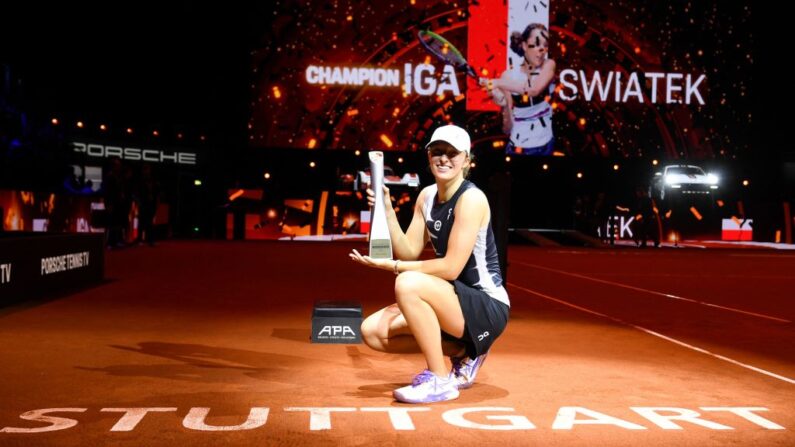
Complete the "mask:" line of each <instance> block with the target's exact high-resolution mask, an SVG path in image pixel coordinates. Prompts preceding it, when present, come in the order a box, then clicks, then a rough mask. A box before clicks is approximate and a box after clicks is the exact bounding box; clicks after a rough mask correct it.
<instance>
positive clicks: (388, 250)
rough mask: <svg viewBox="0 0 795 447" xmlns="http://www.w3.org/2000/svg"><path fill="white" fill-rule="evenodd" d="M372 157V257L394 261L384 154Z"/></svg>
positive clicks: (374, 154)
mask: <svg viewBox="0 0 795 447" xmlns="http://www.w3.org/2000/svg"><path fill="white" fill-rule="evenodd" d="M369 157H370V188H371V189H372V190H373V192H374V193H375V203H374V204H373V210H372V213H371V216H372V217H371V223H370V237H369V239H370V253H369V254H370V257H371V258H374V259H392V239H391V238H390V236H389V226H388V225H387V222H386V208H385V207H384V153H383V152H379V151H372V152H370V153H369Z"/></svg>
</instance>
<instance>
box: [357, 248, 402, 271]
mask: <svg viewBox="0 0 795 447" xmlns="http://www.w3.org/2000/svg"><path fill="white" fill-rule="evenodd" d="M348 256H350V258H351V260H353V261H356V262H358V263H359V264H363V265H366V266H368V267H374V268H377V269H382V270H392V269H393V268H394V267H395V265H394V264H395V261H393V260H391V259H373V258H371V257H369V256H367V255H362V254H361V253H359V252H358V251H356V249H353V251H352V252H350V253H348Z"/></svg>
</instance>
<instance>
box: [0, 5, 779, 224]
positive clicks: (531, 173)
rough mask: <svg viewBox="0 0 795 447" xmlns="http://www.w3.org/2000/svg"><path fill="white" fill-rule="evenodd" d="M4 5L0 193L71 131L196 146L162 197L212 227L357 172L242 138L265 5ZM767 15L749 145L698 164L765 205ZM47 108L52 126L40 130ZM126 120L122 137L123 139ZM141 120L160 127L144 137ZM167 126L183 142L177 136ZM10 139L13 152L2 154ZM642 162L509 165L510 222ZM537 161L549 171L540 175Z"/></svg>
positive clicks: (769, 76) (772, 138)
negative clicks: (234, 212) (580, 174)
mask: <svg viewBox="0 0 795 447" xmlns="http://www.w3.org/2000/svg"><path fill="white" fill-rule="evenodd" d="M575 3H576V2H575ZM579 4H581V5H586V6H587V5H588V2H579ZM686 4H687V3H686V2H674V5H675V6H682V7H684V6H685V5H686ZM4 10H5V12H4V14H3V19H2V20H3V22H4V23H3V26H2V27H0V64H1V65H2V72H0V74H2V76H3V79H2V90H0V91H1V92H2V95H1V96H0V98H1V99H0V105H1V106H2V111H3V118H2V123H3V125H2V131H3V135H2V136H3V147H2V148H0V149H2V150H3V158H0V163H2V166H1V167H0V187H2V188H17V189H18V188H30V189H40V190H47V189H55V188H58V187H59V185H60V183H61V180H60V179H61V177H60V174H61V170H62V168H63V165H64V164H65V163H67V162H68V157H67V156H66V155H65V154H66V153H68V151H66V150H64V149H63V145H62V144H63V141H64V140H67V139H70V138H75V137H85V138H87V137H98V138H105V139H111V140H113V141H122V142H125V141H128V142H131V143H136V144H149V145H153V146H163V147H186V148H196V150H201V151H205V152H206V153H207V154H208V158H207V159H208V163H206V164H204V165H202V166H200V167H197V168H196V170H195V172H189V173H188V174H181V175H182V176H183V177H184V181H185V182H188V181H191V180H192V178H193V177H195V176H200V177H201V178H203V179H204V184H205V186H206V187H205V188H203V190H202V191H201V192H192V193H190V194H188V195H185V194H184V191H183V193H182V194H180V193H178V191H179V185H176V186H174V192H173V194H175V197H177V198H178V200H181V201H183V202H184V203H190V204H192V205H191V206H190V207H188V206H183V207H182V208H183V209H192V210H193V211H191V213H192V214H191V216H189V217H186V218H185V219H187V220H188V221H190V220H191V219H193V220H196V219H200V220H202V221H203V222H206V223H208V224H211V222H212V221H213V217H212V211H211V210H212V209H214V208H216V207H218V206H222V205H223V203H224V200H225V197H226V191H227V189H228V188H230V187H236V186H247V187H264V188H265V189H266V193H267V191H268V190H270V191H272V194H273V195H275V196H279V195H284V194H286V193H285V191H289V193H291V194H295V195H296V196H301V193H302V189H303V190H306V191H309V190H314V189H316V188H317V187H318V186H321V185H325V184H328V183H329V182H333V181H334V180H335V179H336V178H337V177H338V175H339V174H340V173H341V172H345V171H353V170H355V169H359V168H362V167H363V164H364V163H362V160H363V159H362V158H357V157H356V156H354V155H353V154H352V153H347V154H344V155H337V154H329V153H327V151H324V150H323V149H318V150H314V151H307V150H294V149H293V150H288V149H286V148H285V149H283V150H281V149H269V150H262V149H255V148H250V147H248V144H247V122H248V119H249V116H250V101H251V94H250V83H251V81H252V76H251V72H250V70H251V52H252V51H253V50H254V49H256V48H260V47H262V41H261V39H262V38H263V30H265V29H268V26H270V24H271V22H270V20H272V19H269V18H270V17H274V16H275V15H274V14H273V11H274V9H273V8H272V7H271V6H270V4H268V3H265V2H263V3H262V4H259V5H245V6H244V5H230V4H228V3H218V4H199V3H198V2H176V3H165V4H160V3H157V4H156V3H154V2H122V3H114V4H113V5H100V6H96V5H89V4H81V3H76V4H69V5H65V4H49V3H44V2H27V3H25V4H24V5H23V4H14V5H11V6H4ZM779 12H780V11H777V10H775V9H774V8H773V7H767V8H766V9H763V7H762V6H755V7H754V8H753V9H752V10H751V14H752V15H751V17H752V20H751V21H750V23H751V24H752V26H751V27H750V29H738V30H736V31H735V32H742V33H745V35H746V36H747V39H748V41H749V42H751V45H752V48H753V60H752V61H751V62H747V63H751V64H752V71H751V73H752V76H751V80H750V85H749V91H748V94H749V95H750V98H752V99H751V102H752V113H753V116H754V119H753V120H752V121H751V122H750V123H749V125H748V126H747V129H745V130H744V132H748V134H749V137H748V138H747V139H746V140H747V141H748V142H749V143H748V144H749V148H748V150H747V151H742V152H738V158H736V159H733V160H713V161H711V162H709V163H712V164H714V165H716V167H717V168H719V169H721V170H722V171H723V172H725V173H726V174H725V175H724V178H725V179H726V181H728V182H732V183H731V185H727V188H726V191H727V193H728V192H730V191H731V190H732V189H736V190H737V191H736V193H735V194H734V196H733V197H739V196H740V195H745V196H747V197H749V198H751V199H752V200H753V201H754V202H755V203H759V204H763V203H767V204H768V205H766V206H768V207H775V206H778V205H777V204H778V203H780V201H781V200H782V199H788V200H790V201H791V200H792V198H793V189H794V185H795V180H794V179H795V155H794V154H795V150H793V146H792V142H791V140H792V137H791V136H790V134H791V132H790V131H789V129H790V128H791V127H792V123H791V122H790V118H789V115H790V114H789V113H782V109H783V110H787V109H789V108H791V104H792V103H793V101H792V100H793V99H794V98H793V94H792V88H791V84H792V82H791V80H790V78H789V76H788V75H787V69H786V68H785V67H784V63H783V61H784V59H786V58H787V56H786V55H785V54H783V53H782V52H784V51H785V50H786V48H787V46H788V45H789V33H788V27H789V26H790V25H789V24H788V23H786V21H785V19H784V18H783V17H782V16H783V14H780V13H779ZM718 19H720V17H719V18H718ZM310 37H311V36H307V38H310ZM705 38H708V37H705ZM52 117H58V119H59V120H60V121H61V123H62V125H61V126H60V127H58V128H53V126H51V125H50V123H49V120H50V119H51V118H52ZM77 120H83V121H85V122H86V128H85V129H83V130H79V129H75V128H74V126H73V123H74V122H75V121H77ZM99 123H106V124H107V125H108V126H109V130H108V131H107V133H100V132H99V131H98V130H97V126H98V125H99ZM126 127H132V128H134V129H135V133H134V134H133V135H132V136H130V135H127V134H126V133H125V132H124V131H123V129H124V128H126ZM154 129H157V130H158V132H159V133H160V136H158V137H152V135H151V131H152V130H154ZM177 133H182V134H183V138H182V139H178V138H177V137H176V134H177ZM201 136H204V137H205V138H204V140H202V139H201V138H200V137H201ZM13 140H17V142H18V143H14V142H13ZM15 144H21V145H22V146H23V149H24V150H22V149H15V147H16V146H14V145H15ZM476 154H477V151H476ZM391 155H394V156H395V157H397V156H399V155H400V154H398V153H395V154H390V156H391ZM480 155H481V157H480V158H481V161H482V162H483V165H482V166H483V167H489V166H491V165H490V164H489V163H490V162H493V164H494V165H497V166H499V165H500V162H499V160H497V159H495V160H489V159H490V158H491V157H490V154H488V153H484V154H480ZM405 159H406V161H405V163H406V164H407V165H409V166H406V167H404V168H401V167H400V166H398V164H397V163H396V162H395V161H394V160H393V161H391V162H392V163H393V164H394V165H395V168H396V170H397V171H399V172H400V171H408V170H411V171H418V172H420V174H421V175H424V176H425V178H424V180H425V183H427V181H428V177H427V175H426V174H425V171H424V159H423V157H421V156H418V155H416V154H405ZM309 160H317V161H318V166H317V168H315V169H311V170H310V169H308V168H307V167H306V166H307V164H308V161H309ZM388 162H390V160H388ZM616 162H618V163H620V164H621V170H620V171H619V173H620V174H618V175H617V174H616V173H614V172H613V171H612V169H611V166H612V165H613V163H616ZM648 162H649V160H646V159H643V158H637V159H625V158H623V157H621V158H609V157H608V158H603V157H601V158H600V157H566V158H563V159H560V158H557V159H551V160H543V159H530V160H514V161H513V162H512V164H511V165H510V166H509V167H508V168H507V169H508V170H509V171H510V172H511V175H512V177H513V179H514V182H515V184H514V188H513V193H514V196H513V198H514V200H513V208H512V213H511V215H512V220H513V224H514V226H532V225H552V226H565V225H566V223H567V222H569V221H570V220H571V207H572V202H573V197H574V196H575V195H576V194H578V193H584V192H585V193H588V192H596V191H598V190H609V189H610V188H613V187H615V188H618V189H619V190H620V191H622V192H621V194H628V193H630V192H631V190H632V188H633V187H634V186H635V185H637V184H640V183H643V182H644V181H646V179H648V176H649V174H650V173H651V171H652V168H651V167H650V165H649V163H648ZM542 163H549V164H550V165H551V167H552V168H553V169H551V170H550V171H549V172H548V173H546V174H544V175H539V174H538V172H540V171H539V170H540V166H541V164H542ZM709 163H707V164H709ZM708 167H709V166H708ZM265 170H268V171H269V172H273V177H274V178H273V181H272V182H271V183H266V182H264V181H263V179H262V173H263V171H265ZM580 170H584V172H585V177H584V180H583V181H580V182H577V181H576V180H574V178H575V177H574V173H576V172H577V171H580ZM162 175H164V176H168V175H169V173H168V172H165V173H162ZM484 177H485V173H484V174H478V172H477V170H475V172H474V174H473V179H474V180H476V181H478V180H479V179H480V180H481V182H482V181H483V178H484ZM743 178H750V179H751V182H752V183H751V187H750V188H747V189H745V190H743V189H742V188H740V187H738V186H737V185H739V182H740V180H741V179H743ZM519 179H520V180H521V181H519ZM517 182H518V183H517ZM517 192H521V193H523V194H522V195H521V196H519V195H517ZM307 193H308V192H307ZM517 197H521V200H520V199H518V198H517ZM760 206H761V205H760ZM539 209H543V210H545V212H544V213H540V212H539V211H538V210H539ZM528 210H531V211H528ZM546 210H548V211H546ZM542 214H543V215H544V216H548V217H543V216H542ZM186 225H187V226H190V225H191V224H190V223H189V222H188V223H186ZM205 227H206V228H210V227H212V225H206V226H203V228H205ZM205 235H207V236H210V235H212V234H211V233H209V232H208V233H206V234H205Z"/></svg>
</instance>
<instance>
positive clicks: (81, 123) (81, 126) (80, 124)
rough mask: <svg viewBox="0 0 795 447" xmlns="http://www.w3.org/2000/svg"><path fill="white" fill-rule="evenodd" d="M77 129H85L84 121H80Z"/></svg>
mask: <svg viewBox="0 0 795 447" xmlns="http://www.w3.org/2000/svg"><path fill="white" fill-rule="evenodd" d="M77 127H79V128H81V129H82V128H83V122H82V121H78V122H77Z"/></svg>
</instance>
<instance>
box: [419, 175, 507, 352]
mask: <svg viewBox="0 0 795 447" xmlns="http://www.w3.org/2000/svg"><path fill="white" fill-rule="evenodd" d="M470 188H477V187H476V186H475V184H474V183H472V182H470V181H469V180H464V181H463V183H461V186H460V187H459V188H458V190H457V191H456V192H455V194H453V197H451V198H450V200H448V201H447V202H444V203H440V202H439V200H438V197H437V195H438V189H437V187H436V185H432V186H430V187H428V189H427V191H426V195H425V201H424V202H423V204H422V214H423V216H424V217H425V226H426V228H427V229H428V233H429V234H430V238H431V244H432V245H433V249H434V251H435V252H436V257H438V258H441V257H444V256H445V254H446V253H447V242H448V239H449V237H450V231H451V230H452V228H453V222H455V206H456V204H457V203H458V199H459V198H460V197H461V195H462V194H463V193H464V192H465V191H466V190H468V189H470ZM452 284H453V287H454V288H455V292H456V295H458V301H459V302H460V303H461V310H462V311H463V313H464V321H465V323H466V324H465V327H464V335H463V336H462V337H461V338H460V339H459V338H455V337H453V336H452V335H450V334H447V333H444V332H443V333H442V334H443V336H444V338H445V339H448V340H456V341H460V342H463V343H464V345H465V346H466V350H467V355H468V356H469V357H470V358H475V357H477V356H478V355H480V354H483V353H484V352H486V351H488V350H489V348H490V347H491V344H492V343H494V340H496V339H497V337H498V336H499V335H500V334H502V332H503V330H505V326H506V324H507V323H508V314H509V312H510V305H511V302H510V300H509V299H508V293H507V292H506V291H505V287H504V286H503V282H502V274H501V273H500V265H499V257H498V255H497V244H496V243H495V241H494V232H493V231H492V229H491V223H488V224H486V225H485V226H484V227H482V228H480V230H479V231H478V236H477V239H476V240H475V247H474V249H473V250H472V254H471V255H470V256H469V259H468V260H467V263H466V265H465V266H464V269H463V270H462V271H461V274H459V275H458V278H456V279H455V280H454V281H452Z"/></svg>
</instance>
